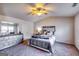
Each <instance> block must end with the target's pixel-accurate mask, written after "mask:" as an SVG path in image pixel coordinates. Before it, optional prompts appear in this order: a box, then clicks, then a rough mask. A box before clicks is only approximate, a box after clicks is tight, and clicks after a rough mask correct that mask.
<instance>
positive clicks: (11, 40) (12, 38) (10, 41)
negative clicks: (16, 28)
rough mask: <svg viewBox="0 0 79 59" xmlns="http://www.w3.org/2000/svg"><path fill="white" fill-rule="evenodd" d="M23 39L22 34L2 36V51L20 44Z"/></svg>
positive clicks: (0, 37) (0, 43)
mask: <svg viewBox="0 0 79 59" xmlns="http://www.w3.org/2000/svg"><path fill="white" fill-rule="evenodd" d="M22 38H23V35H22V34H16V35H5V36H0V50H2V49H5V48H8V47H11V46H14V45H16V44H18V43H20V42H21V41H22Z"/></svg>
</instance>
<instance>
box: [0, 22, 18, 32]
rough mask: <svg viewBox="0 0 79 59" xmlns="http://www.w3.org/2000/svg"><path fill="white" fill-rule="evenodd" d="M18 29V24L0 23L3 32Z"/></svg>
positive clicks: (0, 30) (0, 29)
mask: <svg viewBox="0 0 79 59" xmlns="http://www.w3.org/2000/svg"><path fill="white" fill-rule="evenodd" d="M16 31H17V25H16V24H11V23H1V24H0V32H1V33H10V32H16Z"/></svg>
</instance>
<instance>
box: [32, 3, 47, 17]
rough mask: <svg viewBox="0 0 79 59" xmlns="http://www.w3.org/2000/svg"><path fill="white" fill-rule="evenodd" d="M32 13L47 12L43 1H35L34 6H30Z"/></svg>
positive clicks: (40, 13) (41, 13)
mask: <svg viewBox="0 0 79 59" xmlns="http://www.w3.org/2000/svg"><path fill="white" fill-rule="evenodd" d="M31 14H32V15H38V16H40V15H43V14H45V15H46V14H48V10H47V9H46V8H45V7H44V4H43V3H36V4H35V6H34V7H32V8H31Z"/></svg>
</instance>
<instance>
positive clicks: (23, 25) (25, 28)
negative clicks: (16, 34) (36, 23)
mask: <svg viewBox="0 0 79 59" xmlns="http://www.w3.org/2000/svg"><path fill="white" fill-rule="evenodd" d="M0 21H8V22H13V23H17V24H18V25H19V28H20V31H21V32H22V33H23V34H24V39H29V38H30V37H31V35H32V34H33V22H29V21H24V20H21V19H17V18H13V17H8V16H2V15H0Z"/></svg>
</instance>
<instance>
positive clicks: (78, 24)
mask: <svg viewBox="0 0 79 59" xmlns="http://www.w3.org/2000/svg"><path fill="white" fill-rule="evenodd" d="M75 45H76V47H77V48H78V49H79V14H77V15H76V16H75Z"/></svg>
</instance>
